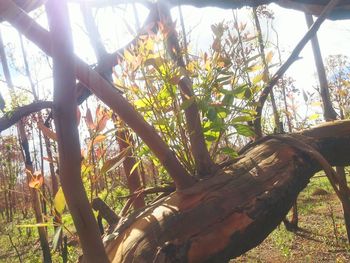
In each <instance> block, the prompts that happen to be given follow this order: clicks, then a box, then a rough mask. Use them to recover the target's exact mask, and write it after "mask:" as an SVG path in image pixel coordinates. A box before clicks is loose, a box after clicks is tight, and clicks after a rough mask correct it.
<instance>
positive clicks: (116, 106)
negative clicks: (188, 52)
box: [0, 0, 195, 189]
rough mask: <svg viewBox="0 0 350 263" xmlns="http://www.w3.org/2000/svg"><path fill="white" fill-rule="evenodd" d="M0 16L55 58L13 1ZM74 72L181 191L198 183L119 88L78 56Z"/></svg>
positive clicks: (0, 9) (2, 7) (42, 31)
mask: <svg viewBox="0 0 350 263" xmlns="http://www.w3.org/2000/svg"><path fill="white" fill-rule="evenodd" d="M0 15H1V16H2V17H5V19H6V20H7V21H8V22H9V23H11V24H12V25H13V26H14V27H15V28H17V29H18V30H19V31H20V32H22V33H23V34H24V35H25V36H26V37H27V38H28V39H29V40H31V41H33V42H34V43H35V44H36V45H37V46H38V47H39V48H41V49H42V50H43V51H44V52H45V53H46V54H48V55H50V56H51V55H52V49H51V43H50V36H49V33H48V32H47V31H46V30H45V29H44V28H42V27H41V26H40V25H38V24H37V23H36V22H35V21H34V20H33V19H32V18H30V17H29V16H28V15H27V14H26V13H25V12H23V11H22V10H21V9H19V8H18V7H17V6H16V5H15V4H14V3H13V2H12V1H10V0H4V1H2V2H1V3H0ZM28 25H30V26H28ZM75 73H76V77H77V78H78V79H79V80H80V81H81V82H82V83H83V84H84V85H85V86H86V87H88V88H89V89H90V90H91V91H92V92H93V93H94V94H95V95H96V96H97V97H99V98H100V99H101V100H102V101H103V102H104V103H105V104H106V105H108V106H109V107H110V108H111V109H113V110H114V111H115V112H116V113H117V114H118V115H119V117H120V118H121V119H122V120H123V121H124V122H125V123H126V124H127V125H129V126H130V128H131V129H133V130H134V132H136V133H137V134H138V135H139V136H140V138H141V139H142V140H143V141H144V142H145V143H146V144H147V145H148V146H149V148H150V149H151V150H152V152H153V153H154V154H155V156H156V157H157V158H158V159H159V160H160V162H161V163H162V165H163V166H164V168H165V169H166V170H167V171H168V173H169V175H170V176H171V177H172V179H173V180H174V183H175V185H176V187H177V188H178V189H184V188H186V187H188V186H191V185H193V184H194V183H195V180H194V179H193V178H192V177H191V176H190V175H189V173H188V172H187V171H186V169H185V168H184V167H183V166H182V165H181V163H180V162H179V160H178V159H177V158H176V156H175V154H174V153H173V152H172V151H171V150H170V149H169V147H168V145H167V144H166V143H165V142H164V141H163V140H162V138H161V137H160V136H159V135H158V133H157V132H156V131H155V129H154V128H153V127H152V126H151V125H149V124H148V123H147V122H146V121H145V119H144V118H143V117H142V116H141V115H140V114H139V113H138V112H137V111H136V110H135V108H134V107H133V106H132V105H131V104H130V103H129V102H128V101H127V100H126V99H125V98H124V97H123V96H122V95H121V94H120V93H119V92H118V91H117V89H116V88H114V87H113V86H112V85H111V84H110V83H108V82H107V81H106V80H105V79H104V78H103V77H101V76H100V75H99V74H98V73H97V72H96V71H94V70H92V69H91V68H90V67H89V66H88V65H87V64H86V63H85V62H83V61H82V60H81V59H79V58H78V57H76V56H75Z"/></svg>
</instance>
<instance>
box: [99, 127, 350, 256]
mask: <svg viewBox="0 0 350 263" xmlns="http://www.w3.org/2000/svg"><path fill="white" fill-rule="evenodd" d="M288 136H291V137H293V138H294V139H297V140H299V141H300V142H301V143H306V144H307V145H310V146H312V147H313V148H314V149H315V150H317V151H318V152H319V153H321V154H322V155H323V156H324V157H325V158H326V159H327V161H328V162H329V163H330V164H331V165H346V164H349V163H350V155H349V154H348V153H349V151H350V121H343V122H333V123H327V124H325V125H323V126H320V127H316V128H314V129H311V130H308V131H305V132H303V133H302V134H293V135H288ZM284 138H285V137H284V135H279V136H275V137H274V136H271V137H265V138H263V139H261V140H260V141H259V142H257V143H256V144H254V145H253V146H251V148H249V149H248V150H246V151H245V152H244V153H243V155H242V157H241V158H240V159H239V160H237V161H236V163H234V164H232V165H230V166H228V167H226V168H223V169H222V170H221V171H220V172H218V173H217V174H216V175H215V176H214V177H212V178H209V179H206V180H202V181H200V182H199V183H197V184H196V185H195V186H193V187H191V188H188V189H186V190H184V191H176V192H175V193H173V194H171V195H169V196H168V197H166V198H164V199H162V200H159V201H158V202H157V203H155V204H153V205H151V206H149V207H148V208H146V209H145V210H144V211H141V212H138V213H135V214H133V215H131V216H130V217H128V218H122V219H121V220H120V223H119V225H118V226H117V227H116V229H115V231H114V233H113V234H112V235H110V236H107V237H106V240H108V239H110V240H109V241H106V251H107V254H108V257H109V260H110V261H111V262H135V261H136V262H227V261H228V260H229V259H231V258H234V257H237V256H239V255H241V254H242V253H244V252H246V251H248V250H249V249H251V248H253V247H255V246H257V245H258V244H259V243H260V242H262V241H263V240H264V239H265V238H266V237H267V236H268V234H269V233H270V232H272V231H273V229H274V228H276V227H277V225H278V224H280V222H281V221H282V219H283V218H284V217H285V215H286V214H287V213H288V211H289V209H290V208H291V207H292V205H293V203H294V201H295V199H296V197H297V195H298V194H299V192H300V191H302V190H303V189H304V188H305V187H306V186H307V184H308V182H309V180H310V178H311V177H312V175H313V174H314V173H315V172H317V171H319V170H320V169H321V166H320V164H319V163H318V162H317V161H315V159H314V158H313V157H312V156H311V155H310V154H309V153H308V152H307V151H305V150H303V149H302V148H299V147H296V146H294V145H292V144H291V143H290V141H289V140H287V139H284ZM193 222H195V224H193Z"/></svg>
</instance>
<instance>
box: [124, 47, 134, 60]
mask: <svg viewBox="0 0 350 263" xmlns="http://www.w3.org/2000/svg"><path fill="white" fill-rule="evenodd" d="M124 59H125V61H126V62H128V63H131V62H132V61H133V59H134V56H133V55H132V54H131V53H130V51H129V50H127V49H125V51H124Z"/></svg>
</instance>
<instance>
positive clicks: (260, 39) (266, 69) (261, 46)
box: [253, 7, 281, 133]
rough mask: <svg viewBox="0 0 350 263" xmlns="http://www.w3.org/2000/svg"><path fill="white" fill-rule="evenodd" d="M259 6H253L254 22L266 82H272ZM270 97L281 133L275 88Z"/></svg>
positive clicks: (278, 130) (277, 129)
mask: <svg viewBox="0 0 350 263" xmlns="http://www.w3.org/2000/svg"><path fill="white" fill-rule="evenodd" d="M256 10H257V8H256V7H253V16H254V22H255V26H256V31H257V33H258V43H259V49H260V57H261V60H262V63H263V65H264V82H265V83H269V82H270V72H269V65H268V64H267V62H266V55H265V47H264V41H263V37H262V31H261V26H260V21H259V17H258V14H257V11H256ZM270 98H271V104H272V112H273V116H274V122H275V130H276V131H277V132H278V133H280V132H281V131H280V126H281V125H280V117H279V114H278V109H277V105H276V101H275V96H274V93H273V90H271V92H270Z"/></svg>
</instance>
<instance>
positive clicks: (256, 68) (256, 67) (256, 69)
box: [247, 64, 264, 72]
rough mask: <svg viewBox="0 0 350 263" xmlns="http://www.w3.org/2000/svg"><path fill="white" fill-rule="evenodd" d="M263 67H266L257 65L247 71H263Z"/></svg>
mask: <svg viewBox="0 0 350 263" xmlns="http://www.w3.org/2000/svg"><path fill="white" fill-rule="evenodd" d="M263 67H264V66H263V65H262V64H256V65H253V66H250V67H249V68H247V71H250V72H254V71H258V70H261V69H263Z"/></svg>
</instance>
